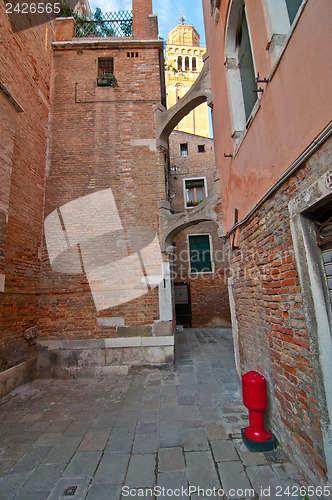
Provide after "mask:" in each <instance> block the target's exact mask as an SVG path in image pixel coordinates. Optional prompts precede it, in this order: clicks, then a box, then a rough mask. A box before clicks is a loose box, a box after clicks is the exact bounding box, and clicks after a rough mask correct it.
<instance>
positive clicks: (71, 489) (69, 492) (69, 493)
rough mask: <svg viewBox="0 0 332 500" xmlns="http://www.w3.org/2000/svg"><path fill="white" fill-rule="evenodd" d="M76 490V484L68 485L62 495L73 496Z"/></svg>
mask: <svg viewBox="0 0 332 500" xmlns="http://www.w3.org/2000/svg"><path fill="white" fill-rule="evenodd" d="M76 490H77V486H68V487H67V488H66V489H65V490H64V492H63V493H62V496H63V497H73V496H74V495H75V492H76Z"/></svg>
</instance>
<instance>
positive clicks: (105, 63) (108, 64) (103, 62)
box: [98, 57, 114, 78]
mask: <svg viewBox="0 0 332 500" xmlns="http://www.w3.org/2000/svg"><path fill="white" fill-rule="evenodd" d="M110 73H114V62H113V57H112V58H110V59H99V60H98V77H99V78H101V77H102V76H104V75H105V74H110Z"/></svg>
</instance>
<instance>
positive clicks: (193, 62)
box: [191, 57, 197, 71]
mask: <svg viewBox="0 0 332 500" xmlns="http://www.w3.org/2000/svg"><path fill="white" fill-rule="evenodd" d="M191 68H192V70H193V71H197V60H196V57H193V58H192V61H191Z"/></svg>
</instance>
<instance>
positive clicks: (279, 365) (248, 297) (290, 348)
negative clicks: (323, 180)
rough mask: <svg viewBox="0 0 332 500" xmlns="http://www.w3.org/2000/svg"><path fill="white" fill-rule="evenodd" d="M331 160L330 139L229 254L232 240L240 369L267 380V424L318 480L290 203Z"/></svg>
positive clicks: (315, 412)
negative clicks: (252, 372)
mask: <svg viewBox="0 0 332 500" xmlns="http://www.w3.org/2000/svg"><path fill="white" fill-rule="evenodd" d="M330 155H331V141H327V142H326V143H324V144H323V145H322V146H321V148H320V149H319V150H318V151H317V152H316V153H315V154H314V155H312V156H311V157H310V158H309V159H308V160H307V161H306V162H305V163H304V164H303V165H302V166H301V167H300V168H299V169H298V170H297V171H296V172H295V173H294V174H293V175H292V176H291V177H289V179H287V181H285V182H284V183H283V184H282V185H281V186H280V188H279V189H277V190H276V191H275V193H273V194H272V195H271V196H270V197H269V198H268V199H267V200H266V201H265V202H264V203H263V204H262V205H261V206H260V207H259V209H257V210H256V211H255V213H254V214H253V215H252V216H251V217H250V219H249V220H248V222H246V224H244V225H243V226H242V227H241V230H240V234H239V237H238V242H237V245H238V248H237V249H234V250H231V243H232V237H231V238H230V239H229V240H228V247H227V254H228V256H229V258H230V269H229V273H230V276H233V279H234V299H235V304H236V317H237V322H238V329H239V350H240V358H241V369H242V371H243V372H246V371H249V370H251V369H253V367H255V370H258V371H259V372H260V373H262V374H264V376H265V377H266V378H267V381H268V387H269V411H268V417H269V421H270V422H269V424H270V425H271V427H272V428H273V429H274V430H275V432H276V435H277V436H278V439H280V441H282V444H283V446H284V447H285V448H286V449H287V450H288V452H289V453H290V455H291V456H296V457H298V459H299V460H300V462H302V463H303V465H304V466H305V468H307V469H308V470H310V471H311V472H312V474H313V475H314V476H316V477H317V479H322V478H324V477H325V463H324V460H325V457H324V451H323V442H322V433H321V424H320V418H319V415H320V412H321V411H322V408H321V405H320V403H319V401H318V397H319V396H318V395H319V394H320V387H319V384H320V380H319V372H317V370H316V369H315V365H316V363H317V361H316V358H317V343H316V340H315V338H314V335H313V332H312V331H310V330H309V329H308V324H307V323H306V315H305V306H304V301H303V295H302V289H301V286H300V281H299V270H298V266H297V263H296V257H295V250H294V243H293V240H292V234H291V228H290V217H289V209H288V204H289V202H290V201H291V200H292V199H294V197H296V196H297V195H300V196H301V193H303V192H305V190H306V189H307V188H308V187H309V186H311V185H312V183H313V182H314V181H315V180H316V179H318V178H320V177H321V176H322V175H323V174H324V173H327V172H328V165H329V162H330V160H329V157H330ZM313 243H314V244H315V241H313Z"/></svg>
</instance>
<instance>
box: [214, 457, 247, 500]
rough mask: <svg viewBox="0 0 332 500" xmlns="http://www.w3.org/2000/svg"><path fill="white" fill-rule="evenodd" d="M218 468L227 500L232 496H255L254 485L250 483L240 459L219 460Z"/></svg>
mask: <svg viewBox="0 0 332 500" xmlns="http://www.w3.org/2000/svg"><path fill="white" fill-rule="evenodd" d="M218 469H219V473H220V480H221V484H222V488H223V490H224V492H225V497H226V499H227V500H229V499H231V498H233V499H234V498H255V491H254V488H253V485H252V484H251V483H250V481H249V479H248V477H247V475H246V473H245V470H244V467H243V464H242V462H241V461H240V460H238V461H236V462H219V463H218Z"/></svg>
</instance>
